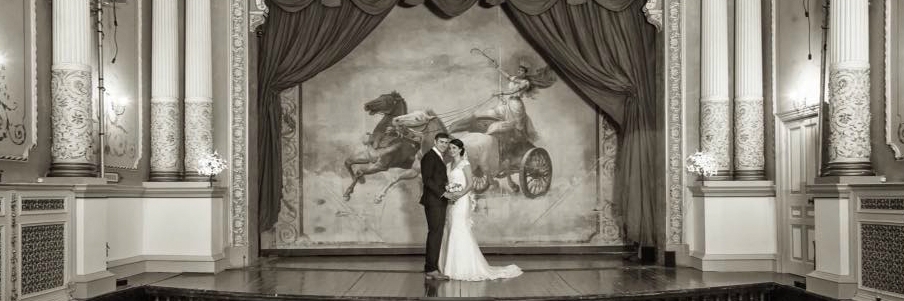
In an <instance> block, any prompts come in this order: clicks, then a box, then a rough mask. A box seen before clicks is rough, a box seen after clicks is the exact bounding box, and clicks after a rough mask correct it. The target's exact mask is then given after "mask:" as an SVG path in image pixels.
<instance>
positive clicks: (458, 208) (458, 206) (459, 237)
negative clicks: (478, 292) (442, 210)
mask: <svg viewBox="0 0 904 301" xmlns="http://www.w3.org/2000/svg"><path fill="white" fill-rule="evenodd" d="M470 165H471V164H470V163H469V162H468V161H467V160H464V161H461V162H460V163H459V164H458V166H456V167H454V168H448V169H447V170H449V172H448V173H449V183H458V184H461V185H462V187H464V186H465V182H466V178H465V172H464V171H463V170H462V168H466V167H467V166H470ZM473 201H474V199H473V195H472V194H470V193H468V194H467V195H465V196H463V197H461V198H460V199H458V200H457V201H455V203H450V204H449V207H448V209H447V211H446V226H445V231H444V234H443V244H442V248H441V249H440V253H439V269H440V271H441V272H442V273H443V274H445V275H447V276H449V278H452V279H454V280H465V281H482V280H492V279H500V278H514V277H517V276H518V275H521V273H522V272H521V268H519V267H518V266H517V265H514V264H512V265H508V266H504V267H501V266H500V267H494V266H490V265H489V264H487V260H486V259H485V258H484V257H483V253H481V252H480V248H479V247H478V246H477V239H476V238H475V237H474V234H473V233H471V225H472V224H473V222H472V221H471V206H472V202H473Z"/></svg>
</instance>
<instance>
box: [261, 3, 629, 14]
mask: <svg viewBox="0 0 904 301" xmlns="http://www.w3.org/2000/svg"><path fill="white" fill-rule="evenodd" d="M426 1H430V2H431V3H432V4H433V5H434V6H435V7H436V8H437V9H439V11H441V12H442V13H443V14H445V15H446V16H449V17H454V16H458V15H460V14H462V13H464V12H465V11H467V10H468V9H469V8H471V7H472V6H474V4H476V3H477V0H267V2H268V3H267V4H268V6H269V7H270V8H271V9H274V8H277V9H282V10H284V11H286V12H297V11H300V10H303V9H305V8H306V7H308V5H311V4H317V5H323V6H327V7H336V6H340V5H344V4H353V5H355V6H357V7H358V9H360V10H362V11H364V12H365V13H368V14H371V15H380V14H383V13H385V12H386V10H389V9H391V8H392V7H393V6H396V5H398V4H399V2H402V3H405V4H409V5H418V4H422V3H424V2H426ZM560 1H561V2H566V3H568V4H569V5H581V4H584V3H587V2H594V3H596V4H598V5H600V6H602V7H603V8H605V9H607V10H610V11H615V12H619V11H623V10H625V9H627V8H628V7H629V6H631V4H632V3H634V2H635V1H642V0H484V3H485V4H487V5H499V4H502V3H505V2H507V3H508V4H509V5H511V6H512V7H514V8H515V9H517V10H518V11H520V12H522V13H524V14H528V15H539V14H542V13H545V12H546V11H547V10H549V9H550V8H552V7H553V5H555V4H556V3H557V2H560Z"/></svg>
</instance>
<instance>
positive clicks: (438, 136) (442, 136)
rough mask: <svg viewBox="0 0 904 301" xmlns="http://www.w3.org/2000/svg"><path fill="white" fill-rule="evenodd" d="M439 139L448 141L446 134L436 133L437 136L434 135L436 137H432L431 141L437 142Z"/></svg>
mask: <svg viewBox="0 0 904 301" xmlns="http://www.w3.org/2000/svg"><path fill="white" fill-rule="evenodd" d="M441 138H446V139H449V134H446V133H438V134H436V136H433V140H434V141H436V140H439V139H441Z"/></svg>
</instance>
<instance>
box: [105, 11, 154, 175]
mask: <svg viewBox="0 0 904 301" xmlns="http://www.w3.org/2000/svg"><path fill="white" fill-rule="evenodd" d="M143 2H144V1H125V3H116V6H115V10H116V14H117V18H116V20H117V21H118V24H119V26H118V27H116V28H114V24H113V22H114V19H113V18H112V17H111V16H113V10H114V6H112V5H109V6H105V7H104V30H105V31H106V33H107V38H106V39H104V88H106V91H105V92H104V106H105V110H104V112H105V115H104V116H105V119H106V124H107V126H106V139H107V140H106V145H105V147H104V154H105V157H104V164H105V165H106V166H107V167H115V168H123V169H137V168H138V163H139V162H140V161H141V156H142V139H143V138H144V130H143V127H142V122H143V121H142V120H143V119H142V117H143V114H142V107H143V106H142V104H143V103H144V101H143V99H142V97H144V90H145V89H146V87H145V85H144V78H143V76H142V75H143V73H142V72H141V71H142V65H143V64H144V62H143V61H142V55H144V52H143V51H142V50H143V47H141V40H142V39H145V38H149V37H143V35H142V34H143V28H142V22H143V20H142V17H143V13H142V10H143V7H142V3H143ZM114 29H115V32H114ZM114 34H115V35H116V36H115V39H114V38H113V35H114ZM114 59H115V61H114ZM94 61H96V60H94ZM95 67H96V66H95ZM94 80H95V81H97V79H96V78H95V79H94ZM92 95H94V97H95V101H96V98H97V93H94V94H92Z"/></svg>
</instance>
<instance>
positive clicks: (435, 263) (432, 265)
mask: <svg viewBox="0 0 904 301" xmlns="http://www.w3.org/2000/svg"><path fill="white" fill-rule="evenodd" d="M424 212H425V213H426V215H427V256H426V260H427V262H426V263H424V272H427V273H429V272H433V271H437V270H439V251H440V248H442V244H443V228H444V227H445V225H446V206H445V204H443V205H438V204H437V205H433V204H428V205H426V206H424Z"/></svg>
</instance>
